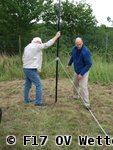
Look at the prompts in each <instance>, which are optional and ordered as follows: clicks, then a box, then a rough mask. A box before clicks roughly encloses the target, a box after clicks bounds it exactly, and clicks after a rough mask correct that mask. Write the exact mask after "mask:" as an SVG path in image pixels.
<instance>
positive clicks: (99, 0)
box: [70, 0, 113, 26]
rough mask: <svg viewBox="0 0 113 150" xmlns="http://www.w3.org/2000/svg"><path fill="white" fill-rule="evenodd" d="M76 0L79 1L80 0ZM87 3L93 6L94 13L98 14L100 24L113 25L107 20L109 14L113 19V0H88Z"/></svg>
mask: <svg viewBox="0 0 113 150" xmlns="http://www.w3.org/2000/svg"><path fill="white" fill-rule="evenodd" d="M70 1H72V0H70ZM74 1H75V2H79V1H80V0H74ZM86 3H89V4H90V5H91V6H92V9H93V15H95V16H96V19H97V21H98V22H99V25H100V24H105V25H106V26H111V23H108V21H107V17H108V16H109V17H110V18H111V19H112V20H113V0H86Z"/></svg>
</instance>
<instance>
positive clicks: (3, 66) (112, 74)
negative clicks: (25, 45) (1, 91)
mask: <svg viewBox="0 0 113 150" xmlns="http://www.w3.org/2000/svg"><path fill="white" fill-rule="evenodd" d="M55 58H56V56H55V54H47V53H44V57H43V67H42V72H41V74H40V75H41V77H42V78H49V77H52V78H54V77H55V70H56V62H55ZM60 59H61V61H62V63H63V65H64V67H65V69H66V65H67V62H68V59H69V55H67V54H65V53H64V54H61V55H60ZM92 60H93V66H92V68H91V71H90V78H89V80H90V82H101V83H105V84H106V83H110V82H113V63H112V62H111V61H110V62H107V61H106V59H105V58H103V56H99V55H97V54H92ZM69 72H70V74H71V75H72V76H73V67H71V68H70V70H69ZM59 77H66V73H65V72H64V70H63V69H62V67H61V65H60V63H59ZM17 78H18V79H23V78H24V77H23V69H22V63H21V58H20V57H19V56H7V55H1V56H0V81H3V80H13V79H17Z"/></svg>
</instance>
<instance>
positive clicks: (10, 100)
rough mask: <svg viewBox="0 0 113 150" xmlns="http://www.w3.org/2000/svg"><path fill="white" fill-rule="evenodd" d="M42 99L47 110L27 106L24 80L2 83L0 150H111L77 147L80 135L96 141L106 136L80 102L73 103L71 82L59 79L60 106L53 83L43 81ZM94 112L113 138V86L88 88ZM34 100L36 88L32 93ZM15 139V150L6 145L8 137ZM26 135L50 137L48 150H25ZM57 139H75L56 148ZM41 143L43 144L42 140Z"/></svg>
mask: <svg viewBox="0 0 113 150" xmlns="http://www.w3.org/2000/svg"><path fill="white" fill-rule="evenodd" d="M42 83H43V99H44V101H45V102H47V103H48V106H46V107H36V106H34V105H33V102H32V103H30V104H27V105H26V104H24V103H23V102H22V99H23V85H24V81H23V80H13V81H2V82H0V90H1V91H0V93H1V94H0V107H1V108H2V110H3V119H2V123H1V124H0V150H34V149H37V150H41V149H43V150H84V149H87V150H112V149H113V147H107V146H102V147H101V146H100V147H97V146H94V147H93V146H90V147H88V146H86V147H80V146H79V145H78V136H79V135H83V136H84V135H88V136H89V137H97V135H101V136H102V137H104V134H103V133H102V131H101V130H100V128H99V127H98V126H97V124H96V123H95V121H94V119H93V118H92V116H91V115H90V113H89V112H88V111H87V110H86V109H85V108H84V107H83V105H82V102H81V101H80V100H73V99H72V98H71V96H72V90H71V89H72V85H71V83H70V81H69V80H68V79H65V78H64V79H59V89H58V102H57V103H56V104H55V103H54V94H55V92H54V91H55V85H54V84H55V82H54V79H52V78H50V79H44V80H42ZM89 91H90V102H91V106H92V112H93V113H94V114H95V116H96V117H97V119H98V120H99V122H100V124H101V125H102V127H103V128H104V129H105V131H106V132H107V134H108V135H110V136H111V137H113V84H109V85H104V86H103V85H101V84H93V83H92V84H91V83H90V85H89ZM30 95H31V98H32V99H34V96H35V88H34V87H33V88H32V90H31V93H30ZM7 135H15V136H16V137H17V143H16V145H14V146H8V145H6V141H5V140H6V136H7ZM23 135H37V137H39V135H48V141H47V143H46V145H45V146H43V147H40V146H35V147H31V146H30V144H28V146H26V147H24V146H23V141H22V140H23ZM56 135H72V142H71V145H70V146H69V147H68V146H56V145H55V136H56ZM39 142H40V140H39Z"/></svg>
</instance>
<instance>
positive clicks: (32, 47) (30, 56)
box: [22, 39, 54, 72]
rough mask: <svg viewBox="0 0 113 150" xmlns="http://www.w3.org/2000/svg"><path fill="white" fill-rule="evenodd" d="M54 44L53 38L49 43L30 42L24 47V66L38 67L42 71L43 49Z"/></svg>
mask: <svg viewBox="0 0 113 150" xmlns="http://www.w3.org/2000/svg"><path fill="white" fill-rule="evenodd" d="M53 44H54V41H53V40H52V39H51V40H49V41H48V42H47V43H42V44H39V43H30V44H28V45H27V46H26V47H25V48H24V53H23V58H22V60H23V68H29V69H30V68H31V69H38V71H39V72H41V67H42V50H43V49H46V48H48V47H50V46H51V45H53Z"/></svg>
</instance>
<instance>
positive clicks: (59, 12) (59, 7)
mask: <svg viewBox="0 0 113 150" xmlns="http://www.w3.org/2000/svg"><path fill="white" fill-rule="evenodd" d="M60 14H61V0H59V3H58V31H59V30H60V16H61V15H60ZM56 56H57V58H58V57H59V38H58V40H57V55H56ZM58 76H59V75H58V59H57V60H56V90H55V103H56V102H57V95H58Z"/></svg>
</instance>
